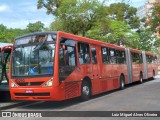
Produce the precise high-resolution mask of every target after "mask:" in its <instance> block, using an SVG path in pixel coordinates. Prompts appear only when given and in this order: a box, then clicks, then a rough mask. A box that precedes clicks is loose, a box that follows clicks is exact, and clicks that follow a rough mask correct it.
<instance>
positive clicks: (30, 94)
mask: <svg viewBox="0 0 160 120" xmlns="http://www.w3.org/2000/svg"><path fill="white" fill-rule="evenodd" d="M15 95H16V96H50V93H49V92H45V93H15Z"/></svg>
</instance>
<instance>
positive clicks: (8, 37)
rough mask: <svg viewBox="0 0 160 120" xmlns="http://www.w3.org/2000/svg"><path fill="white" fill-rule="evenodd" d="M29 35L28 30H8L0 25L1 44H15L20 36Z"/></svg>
mask: <svg viewBox="0 0 160 120" xmlns="http://www.w3.org/2000/svg"><path fill="white" fill-rule="evenodd" d="M26 33H28V32H27V31H26V30H22V29H12V28H10V29H8V28H7V27H6V26H4V25H2V24H1V25H0V42H10V43H13V40H14V39H15V38H16V37H17V36H20V35H24V34H26Z"/></svg>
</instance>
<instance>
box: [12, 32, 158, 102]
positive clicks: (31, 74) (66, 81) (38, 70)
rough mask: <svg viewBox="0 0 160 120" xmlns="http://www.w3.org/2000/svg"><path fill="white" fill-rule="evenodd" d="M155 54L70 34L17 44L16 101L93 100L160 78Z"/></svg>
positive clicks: (36, 35) (28, 37)
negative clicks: (98, 96)
mask: <svg viewBox="0 0 160 120" xmlns="http://www.w3.org/2000/svg"><path fill="white" fill-rule="evenodd" d="M156 61H157V58H156V55H155V54H153V53H149V52H145V51H141V50H136V49H129V48H124V47H120V46H117V45H113V44H108V43H105V42H101V41H97V40H93V39H89V38H84V37H80V36H77V35H72V34H69V33H65V32H60V31H58V32H39V33H32V34H28V35H25V36H21V37H18V38H16V39H15V42H14V45H13V51H12V58H11V64H10V68H11V69H10V72H9V73H10V77H9V78H10V93H11V98H12V100H43V101H50V100H53V101H61V100H66V99H70V98H74V97H79V96H81V98H82V99H83V100H87V99H89V98H90V96H92V95H95V94H98V93H102V92H105V91H109V90H113V89H118V88H120V89H123V88H124V87H125V85H126V84H129V83H133V82H135V81H139V82H140V83H142V82H143V80H145V79H148V78H150V77H154V76H155V75H157V68H158V66H157V62H156Z"/></svg>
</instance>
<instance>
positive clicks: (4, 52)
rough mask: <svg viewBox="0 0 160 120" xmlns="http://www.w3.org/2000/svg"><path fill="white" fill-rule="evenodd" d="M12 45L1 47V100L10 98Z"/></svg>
mask: <svg viewBox="0 0 160 120" xmlns="http://www.w3.org/2000/svg"><path fill="white" fill-rule="evenodd" d="M11 50H12V45H7V46H3V47H2V48H0V100H10V92H9V78H8V77H9V75H8V74H9V61H10V60H9V58H10V53H11Z"/></svg>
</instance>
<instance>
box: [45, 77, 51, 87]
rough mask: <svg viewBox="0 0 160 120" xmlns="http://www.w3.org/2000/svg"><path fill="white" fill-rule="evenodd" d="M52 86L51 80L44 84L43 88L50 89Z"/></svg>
mask: <svg viewBox="0 0 160 120" xmlns="http://www.w3.org/2000/svg"><path fill="white" fill-rule="evenodd" d="M52 85H53V78H51V79H50V80H48V81H47V82H46V83H45V84H44V86H45V87H51V86H52Z"/></svg>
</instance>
